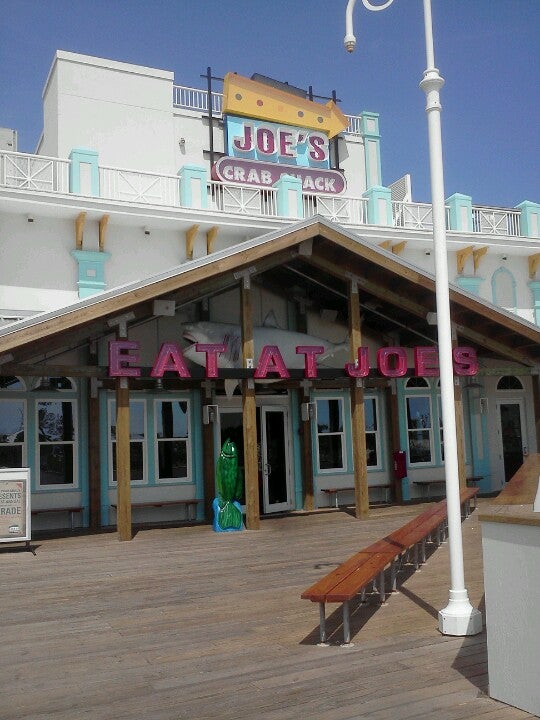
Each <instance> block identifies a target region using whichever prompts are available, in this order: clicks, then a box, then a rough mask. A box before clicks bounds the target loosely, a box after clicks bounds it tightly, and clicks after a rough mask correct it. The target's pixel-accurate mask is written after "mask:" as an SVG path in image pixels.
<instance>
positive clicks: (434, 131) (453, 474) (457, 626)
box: [344, 0, 482, 636]
mask: <svg viewBox="0 0 540 720" xmlns="http://www.w3.org/2000/svg"><path fill="white" fill-rule="evenodd" d="M393 1H394V0H385V1H384V2H382V3H381V4H379V5H373V4H372V3H371V2H370V0H362V2H363V4H364V7H365V8H367V9H368V10H374V11H378V10H384V9H385V8H387V7H389V6H390V5H391V4H392V2H393ZM423 3H424V28H425V36H426V61H427V68H426V70H425V72H424V77H423V79H422V81H421V82H420V87H421V88H422V90H423V91H424V93H425V95H426V113H427V118H428V137H429V165H430V173H431V202H432V205H433V246H434V252H435V294H436V301H437V333H438V343H439V364H440V374H441V406H442V414H443V427H444V464H445V479H446V498H447V507H448V544H449V550H450V575H451V588H450V598H449V601H448V605H447V606H446V607H445V608H444V609H443V610H440V611H439V630H440V631H441V632H442V633H443V634H445V635H460V636H461V635H476V634H477V633H479V632H481V630H482V615H481V613H480V612H479V611H478V610H476V609H475V608H473V607H472V605H471V604H470V602H469V595H468V593H467V589H466V588H465V576H464V571H463V538H462V535H461V502H460V488H459V473H458V453H457V439H456V415H455V408H454V373H453V362H452V332H451V325H450V295H449V291H448V260H447V254H446V209H445V197H444V177H443V156H442V140H441V104H440V102H439V91H440V89H441V88H442V86H443V85H444V80H443V79H442V77H441V76H440V75H439V71H438V69H437V68H436V67H435V54H434V51H433V26H432V21H431V0H423ZM355 4H356V0H349V1H348V3H347V10H346V14H345V25H346V35H345V39H344V43H345V48H346V49H347V51H348V52H352V51H353V50H354V48H355V45H356V38H355V37H354V34H353V24H352V14H353V10H354V6H355Z"/></svg>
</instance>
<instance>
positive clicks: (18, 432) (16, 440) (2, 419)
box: [0, 399, 25, 468]
mask: <svg viewBox="0 0 540 720" xmlns="http://www.w3.org/2000/svg"><path fill="white" fill-rule="evenodd" d="M24 425H25V403H24V400H8V399H6V400H3V399H1V400H0V467H5V468H9V467H23V465H24V463H23V459H24V449H25V448H24Z"/></svg>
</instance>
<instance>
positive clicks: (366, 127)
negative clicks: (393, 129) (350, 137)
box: [360, 111, 382, 190]
mask: <svg viewBox="0 0 540 720" xmlns="http://www.w3.org/2000/svg"><path fill="white" fill-rule="evenodd" d="M360 132H361V133H362V137H363V138H364V165H365V171H366V188H367V189H368V190H369V189H370V188H372V187H377V186H379V185H380V184H381V183H382V173H381V136H380V134H379V114H378V113H372V112H365V111H364V112H363V113H362V117H361V120H360Z"/></svg>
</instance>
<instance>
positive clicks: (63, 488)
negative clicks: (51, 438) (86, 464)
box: [29, 390, 82, 493]
mask: <svg viewBox="0 0 540 720" xmlns="http://www.w3.org/2000/svg"><path fill="white" fill-rule="evenodd" d="M33 395H34V398H33V400H34V403H33V406H34V407H33V414H32V420H31V424H32V425H33V426H34V433H33V445H32V446H29V447H32V448H33V451H34V452H33V456H34V472H33V476H34V483H33V488H35V491H36V492H39V493H54V492H57V493H58V492H60V493H65V492H76V493H81V492H82V484H81V483H82V478H81V476H80V472H79V471H80V463H81V459H80V455H81V446H82V442H81V422H80V421H81V407H80V402H79V393H78V391H74V390H61V391H60V392H56V393H54V394H51V393H48V392H43V393H33ZM40 402H71V403H73V406H74V412H73V418H74V422H73V424H74V430H75V433H74V434H75V439H74V441H73V473H74V475H75V477H74V483H73V484H72V485H56V486H52V487H51V486H49V485H40V484H39V482H38V478H39V467H40V463H39V457H40V441H39V434H38V426H39V421H38V417H37V413H38V405H39V403H40ZM51 444H52V443H51ZM29 458H30V454H29Z"/></svg>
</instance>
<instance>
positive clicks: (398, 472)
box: [393, 450, 407, 480]
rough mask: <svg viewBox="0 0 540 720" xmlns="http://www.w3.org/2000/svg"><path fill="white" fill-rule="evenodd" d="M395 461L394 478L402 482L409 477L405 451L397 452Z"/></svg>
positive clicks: (394, 457) (394, 455)
mask: <svg viewBox="0 0 540 720" xmlns="http://www.w3.org/2000/svg"><path fill="white" fill-rule="evenodd" d="M393 460H394V477H395V479H396V480H401V479H402V478H404V477H407V455H406V453H405V450H396V451H395V452H394V453H393Z"/></svg>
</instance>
